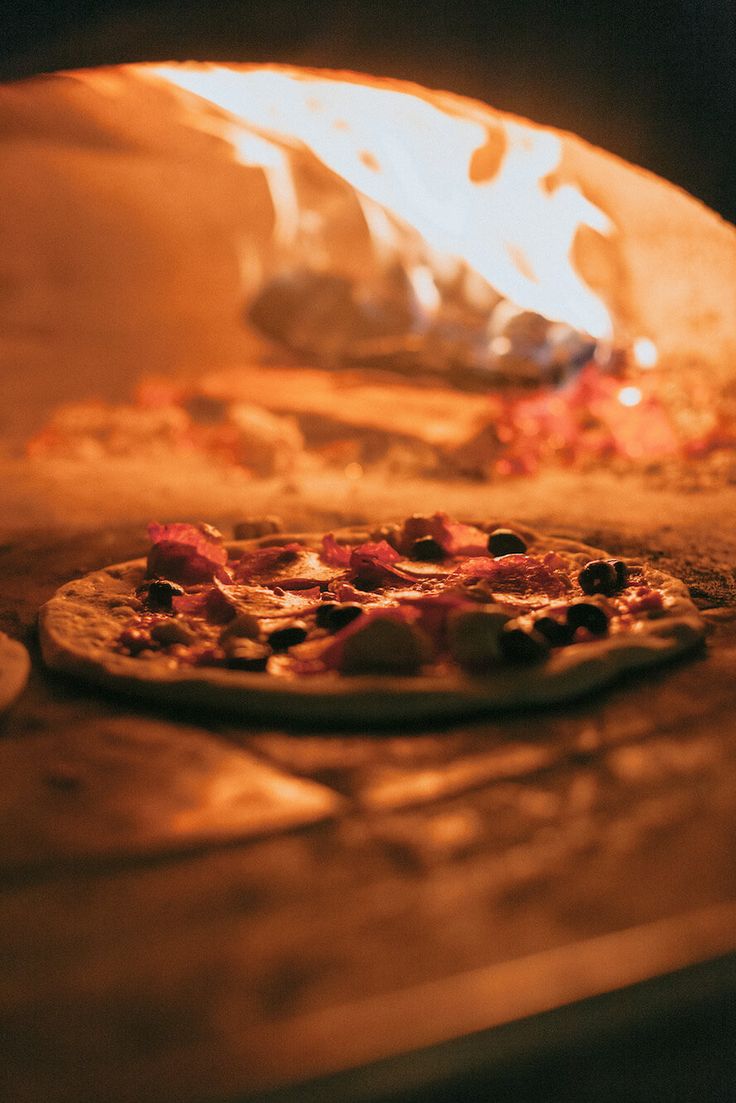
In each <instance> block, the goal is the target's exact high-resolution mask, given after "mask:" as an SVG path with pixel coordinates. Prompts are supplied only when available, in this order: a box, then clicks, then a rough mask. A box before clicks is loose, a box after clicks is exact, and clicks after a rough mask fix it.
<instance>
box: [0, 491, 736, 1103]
mask: <svg viewBox="0 0 736 1103" xmlns="http://www.w3.org/2000/svg"><path fill="white" fill-rule="evenodd" d="M672 498H673V501H676V502H679V507H678V512H677V514H676V515H674V516H669V517H666V518H665V517H663V514H665V515H666V506H667V503H666V502H665V501H664V500H663V498H662V497H660V509H659V512H658V513H657V514H656V515H652V514H651V513H650V514H649V515H646V514H645V513H642V512H639V513H637V515H636V516H634V515H633V514H631V515H630V517H629V523H628V524H626V523H624V521H623V520H622V518H623V516H624V512H625V511H624V510H623V508H622V507H621V503H620V502H614V501H613V500H609V505H610V508H608V509H606V508H604V504H602V503H601V502H599V506H600V507H601V508H599V509H598V511H597V512H595V511H592V510H591V512H589V513H588V518H592V517H597V518H599V520H596V521H595V523H593V522H592V521H590V520H587V521H585V520H583V519H581V516H580V513H579V508H578V507H576V508H575V510H574V514H575V517H574V519H573V520H570V517H569V516H568V518H567V519H566V520H565V521H564V522H563V521H561V520H559V519H558V520H556V521H555V518H556V517H557V518H559V517H560V513H561V511H560V510H559V509H558V508H557V506H556V505H553V506H550V508H549V509H548V510H545V509H540V508H539V506H537V508H536V509H528V510H524V511H523V510H521V509H516V510H514V511H513V512H514V513H515V514H516V515H517V516H519V515H522V514H523V516H524V517H525V519H527V520H530V521H532V522H534V521H535V520H538V519H539V518H540V517H542V519H543V520H547V521H548V522H550V521H551V525H550V527H553V528H554V529H555V530H556V531H558V532H563V531H564V532H566V533H567V534H568V535H571V536H577V537H579V538H582V539H585V540H588V541H590V542H594V543H597V542H600V543H601V544H603V546H605V547H607V548H609V549H610V550H611V552H613V553H627V554H635V553H638V552H646V554H648V555H649V556H650V557H651V558H652V559H653V560H655V561H656V562H658V563H660V564H661V565H662V566H664V567H665V568H666V569H669V570H672V571H674V572H675V573H678V574H680V576H681V577H683V578H684V579H685V580H686V581H687V582H688V583H689V584H690V585H691V587H692V590H693V594H694V597H695V600H696V601H697V603H698V605H699V606H700V607H701V608H703V609H704V610H709V611H708V612H707V614H706V615H707V619H708V620H709V622H710V625H711V629H712V630H711V634H710V638H709V642H708V647H707V651H706V652H704V653H702V654H698V655H695V656H693V657H691V658H689V659H687V660H685V661H681V662H678V663H677V664H675V665H673V666H671V667H670V668H669V669H666V670H662V671H658V672H656V673H654V674H653V675H649V676H647V677H646V678H632V679H630V680H629V681H628V682H627V683H626V684H623V685H620V686H619V687H617V688H616V689H614V690H611V691H610V692H608V693H606V694H604V695H603V696H602V697H601V698H600V699H598V700H596V701H594V702H586V703H581V704H578V705H575V706H574V707H569V708H565V709H559V708H557V709H551V710H546V711H543V712H535V713H525V714H515V715H509V716H505V717H496V718H492V719H488V720H484V721H478V722H472V723H459V724H456V725H451V726H448V727H445V728H442V729H436V730H427V729H417V730H411V731H409V730H386V731H381V732H379V733H375V732H373V733H367V732H362V731H351V732H343V731H339V732H324V731H318V730H303V731H287V730H285V729H283V728H282V727H281V726H280V725H279V722H278V718H277V717H274V720H273V723H272V724H271V725H267V726H263V725H260V726H258V727H255V726H254V727H251V726H248V727H239V726H237V725H234V724H232V723H230V722H228V723H223V722H221V721H218V720H217V718H216V717H211V716H207V715H202V714H201V713H199V714H195V713H186V714H185V713H181V714H173V713H171V712H168V713H166V712H164V711H163V710H161V711H156V710H154V709H152V708H138V707H136V706H135V705H133V704H131V703H130V702H128V701H127V700H123V699H116V698H113V697H107V696H104V695H102V694H99V693H97V692H95V691H93V690H89V689H86V688H84V687H82V686H77V685H75V684H73V683H72V682H70V681H67V680H66V679H64V678H61V677H58V676H52V675H51V674H49V673H47V672H45V671H44V670H43V668H42V667H41V665H40V662H39V659H38V655H37V651H36V646H35V639H34V623H35V614H36V611H37V608H38V606H39V605H40V604H41V603H42V602H43V601H44V600H45V599H46V598H47V597H48V596H49V595H50V594H51V593H52V592H53V590H54V589H55V588H56V586H57V585H59V584H60V583H61V582H63V581H66V580H67V579H68V578H70V577H72V576H74V575H76V574H79V573H82V572H84V571H86V570H89V569H92V568H94V567H96V566H99V565H102V564H103V563H106V562H115V561H117V560H120V559H124V558H128V557H130V556H132V555H135V554H137V553H138V552H139V551H140V550H141V549H142V536H141V532H140V528H139V527H138V526H130V525H127V526H119V525H118V526H116V527H109V528H98V529H97V530H96V531H94V532H92V533H87V534H82V535H79V534H77V535H75V534H74V533H71V532H70V531H69V530H66V531H65V532H61V531H60V530H58V529H57V530H50V529H49V530H45V531H39V530H36V531H34V532H32V533H28V532H26V533H22V534H14V535H11V534H9V535H8V536H7V537H6V539H5V541H4V542H3V544H2V547H1V548H0V628H3V629H5V630H6V631H8V632H10V634H12V635H15V636H17V637H19V638H22V639H24V640H25V641H26V642H27V643H28V644H29V646H30V648H31V651H32V654H33V659H34V670H33V673H32V677H31V682H30V685H29V688H28V690H27V691H26V693H25V694H24V695H23V696H22V697H21V698H20V699H19V701H18V702H17V703H16V705H15V706H14V707H13V708H12V710H11V711H10V712H9V713H8V714H7V715H6V716H5V717H4V718H3V719H2V720H0V776H1V777H2V781H1V782H0V824H1V825H2V830H0V940H1V942H0V944H1V945H2V953H3V959H4V968H3V978H2V984H1V986H0V987H1V990H2V996H1V997H0V1009H1V1010H0V1022H1V1023H2V1026H0V1037H1V1038H2V1042H1V1043H0V1046H1V1048H2V1051H3V1061H2V1064H3V1070H4V1079H5V1091H6V1097H7V1098H8V1099H12V1100H14V1101H17V1103H25V1101H29V1103H31V1101H33V1103H36V1101H41V1100H43V1103H57V1101H58V1103H61V1101H70V1103H71V1101H74V1103H85V1101H89V1103H97V1101H99V1100H101V1099H104V1100H105V1101H106V1103H118V1101H119V1103H127V1101H129V1100H130V1101H135V1103H148V1101H150V1103H164V1101H169V1100H174V1099H175V1100H177V1103H199V1101H204V1100H211V1101H224V1100H227V1099H236V1098H237V1099H243V1100H245V1099H251V1098H255V1097H259V1098H260V1097H261V1095H262V1094H263V1093H266V1092H271V1091H273V1092H277V1095H274V1096H273V1098H274V1099H275V1098H278V1099H284V1100H286V1099H288V1100H290V1101H291V1100H293V1101H296V1100H302V1099H303V1100H306V1099H314V1100H317V1099H319V1100H329V1099H350V1100H359V1099H369V1098H387V1097H388V1096H389V1095H390V1094H391V1092H393V1093H394V1096H395V1095H396V1093H397V1092H398V1091H399V1090H402V1091H409V1089H410V1088H414V1087H417V1088H418V1087H421V1086H422V1085H424V1086H425V1087H426V1085H428V1084H432V1083H436V1082H439V1081H441V1080H442V1079H443V1078H446V1077H447V1076H449V1075H451V1073H452V1071H453V1069H454V1070H455V1072H457V1069H458V1067H459V1065H458V1063H457V1062H458V1061H460V1062H461V1063H462V1066H463V1067H464V1068H465V1070H467V1069H468V1068H471V1067H479V1066H483V1067H485V1068H486V1071H488V1074H489V1075H491V1073H492V1072H493V1068H494V1062H495V1063H496V1064H498V1063H499V1062H501V1061H502V1060H505V1061H507V1062H508V1061H509V1060H510V1056H509V1055H510V1054H512V1051H513V1052H515V1053H516V1056H517V1058H520V1059H523V1060H524V1061H527V1062H528V1061H529V1060H531V1059H532V1056H533V1054H535V1053H537V1054H538V1053H539V1051H540V1049H544V1046H545V1045H548V1044H549V1043H550V1039H551V1038H552V1037H553V1036H554V1032H555V1029H556V1028H555V1027H554V1025H552V1026H550V1025H549V1023H550V1020H549V1018H548V1017H545V1015H544V1013H546V1012H555V1013H556V1014H558V1015H560V1014H563V1013H562V1012H559V1011H558V1010H557V1009H559V1008H562V1007H564V1006H566V1005H576V1004H577V1001H580V1000H584V999H587V998H588V997H595V996H598V995H599V994H604V993H612V992H616V991H618V990H621V989H626V988H627V986H630V985H636V984H637V983H638V982H640V981H646V980H649V979H650V978H658V977H662V976H663V975H665V974H670V973H672V972H673V971H677V970H681V969H684V968H686V967H688V966H692V965H694V964H695V963H702V962H706V961H712V960H713V959H715V958H719V957H721V956H722V955H730V954H732V953H733V952H734V951H736V849H734V846H733V839H734V831H735V829H736V680H735V679H734V672H735V671H736V582H735V580H734V566H736V535H735V534H734V532H733V529H732V527H731V520H730V519H731V517H732V516H733V509H732V507H733V504H734V501H736V494H732V493H727V492H723V494H722V495H721V497H720V498H719V499H718V501H717V503H715V505H714V501H713V500H710V501H708V500H705V498H704V497H703V496H697V495H693V496H691V497H690V498H688V497H682V498H678V497H677V496H675V495H673V496H672ZM731 499H733V500H731ZM392 512H394V511H392ZM572 512H573V511H571V513H572ZM616 514H619V515H620V516H619V517H618V518H617V517H616ZM601 518H602V520H601ZM213 519H215V520H216V518H213ZM733 961H734V959H733V958H732V957H725V958H723V960H722V962H721V963H720V964H719V965H718V967H713V966H708V967H707V968H710V969H711V973H709V974H707V976H706V974H705V973H703V974H698V976H696V977H695V979H694V980H693V981H692V982H688V985H689V987H688V986H687V985H686V986H685V988H680V989H678V988H677V987H676V986H675V987H672V988H671V989H669V990H668V991H669V997H671V998H672V999H673V1000H675V1001H677V1000H680V999H684V998H685V997H686V996H687V997H688V998H689V997H691V996H692V995H693V992H696V993H697V992H700V993H702V992H705V991H707V992H708V993H710V994H711V995H713V994H714V993H716V994H717V996H718V998H719V999H720V998H721V997H722V996H723V994H724V992H725V993H726V995H727V996H728V997H729V998H731V999H732V997H733V987H734V983H736V982H734V972H735V970H734V967H733ZM713 968H716V971H715V973H714V972H713V971H712V970H713ZM683 975H685V974H683ZM687 975H688V976H689V975H690V974H687ZM698 977H700V979H698ZM699 986H700V987H699ZM647 990H649V989H647ZM628 991H629V992H632V991H634V992H635V991H638V990H637V989H630V988H629V989H628ZM659 991H660V992H662V991H664V989H659ZM622 998H623V1003H622V1004H619V1005H617V1008H616V1009H614V1011H612V1012H611V1014H612V1015H613V1016H614V1018H615V1016H617V1015H621V1014H622V1008H623V1010H624V1011H626V1010H628V1011H629V1012H631V1011H632V1009H633V1011H635V1012H636V1013H637V1014H641V1008H642V1007H644V1006H645V1004H644V1003H642V1002H641V1000H639V1002H637V998H635V997H633V996H629V997H628V998H627V997H625V996H624V997H622ZM713 999H716V995H713ZM585 1006H590V1007H593V1005H585ZM646 1006H648V1007H650V1010H651V1008H653V1007H655V1006H656V1002H655V1004H647V1005H646ZM637 1009H638V1010H637ZM651 1013H652V1014H653V1013H654V1012H653V1011H652V1012H651ZM589 1015H590V1016H592V1018H589V1021H593V1018H594V1017H595V1010H594V1007H593V1010H591V1011H590V1013H589ZM529 1016H542V1018H539V1019H535V1018H532V1019H531V1020H530V1023H531V1024H532V1025H531V1027H529V1023H527V1024H526V1027H527V1030H526V1034H518V1035H516V1036H514V1037H515V1039H516V1040H515V1041H513V1039H512V1041H513V1044H512V1042H510V1041H509V1038H510V1037H511V1036H510V1035H509V1034H508V1030H509V1029H511V1028H510V1027H508V1026H505V1025H504V1024H513V1023H515V1022H518V1020H520V1019H524V1018H527V1017H529ZM555 1021H562V1020H555ZM611 1021H613V1020H611V1019H610V1018H609V1020H608V1025H609V1027H610V1023H611ZM581 1022H582V1020H578V1022H577V1025H575V1026H574V1027H569V1024H568V1029H572V1030H573V1035H572V1036H573V1037H577V1036H578V1035H579V1033H580V1029H581ZM534 1023H542V1024H546V1025H544V1026H542V1027H541V1028H540V1029H538V1030H536V1032H535V1029H534V1026H533V1024H534ZM492 1028H500V1029H495V1030H493V1032H492V1033H491V1034H490V1035H485V1034H479V1033H478V1032H484V1031H487V1030H490V1029H492ZM504 1031H506V1033H504ZM575 1031H577V1032H578V1034H575ZM460 1036H470V1038H468V1037H465V1041H464V1042H463V1043H459V1045H461V1046H464V1047H465V1048H464V1049H462V1048H461V1049H460V1050H457V1049H456V1050H452V1049H450V1050H448V1049H446V1048H443V1047H442V1043H446V1042H448V1041H450V1040H452V1039H456V1038H458V1037H460ZM474 1037H475V1038H476V1040H477V1039H481V1041H480V1042H477V1044H476V1047H475V1049H473V1048H472V1044H473V1038H474ZM714 1044H715V1043H714ZM514 1046H516V1049H515V1050H514V1048H513V1047H514ZM428 1047H433V1048H428ZM438 1047H439V1048H438ZM469 1047H470V1048H469ZM407 1053H413V1054H414V1058H413V1059H412V1060H411V1061H409V1062H407V1061H403V1062H402V1061H401V1060H398V1061H397V1062H395V1063H390V1064H388V1065H385V1064H384V1065H380V1064H379V1065H377V1066H375V1065H374V1064H373V1063H374V1062H381V1061H386V1060H389V1059H394V1058H397V1059H398V1058H400V1057H401V1055H405V1054H407ZM453 1053H455V1054H457V1053H460V1057H459V1058H457V1057H453V1056H452V1054H453ZM369 1066H370V1069H369V1070H368V1071H366V1070H367V1068H368V1067H369ZM351 1069H362V1070H363V1071H362V1072H359V1073H357V1074H354V1075H351V1074H346V1075H347V1076H348V1078H347V1079H338V1080H330V1081H328V1082H321V1086H319V1087H318V1088H315V1089H314V1090H313V1091H312V1090H311V1089H307V1088H305V1087H304V1085H305V1084H306V1083H308V1082H309V1081H310V1080H311V1079H313V1078H315V1077H318V1078H321V1077H324V1076H327V1075H330V1074H335V1073H341V1071H342V1070H351ZM581 1075H584V1074H583V1073H580V1072H578V1073H576V1076H577V1077H578V1080H577V1081H576V1082H580V1081H579V1077H580V1076H581ZM389 1085H390V1090H389ZM562 1087H564V1082H563V1084H562V1085H560V1084H559V1083H558V1084H557V1089H556V1090H558V1091H561V1088H562ZM310 1092H311V1094H310ZM724 1092H725V1088H724ZM550 1094H552V1091H550ZM489 1097H490V1096H489ZM604 1097H605V1098H608V1097H607V1096H604V1094H603V1093H602V1092H601V1094H600V1095H599V1096H595V1098H604ZM688 1097H689V1096H688ZM701 1097H702V1094H701ZM726 1097H727V1096H726V1094H724V1095H723V1098H724V1099H725V1098H726ZM402 1098H403V1097H402ZM447 1098H448V1099H450V1098H452V1099H456V1098H459V1096H453V1095H452V1092H451V1093H450V1095H448V1096H447ZM516 1098H521V1095H519V1094H517V1096H516ZM535 1098H540V1096H536V1097H535ZM560 1098H567V1099H568V1100H569V1099H571V1098H575V1095H574V1092H573V1090H572V1087H571V1088H570V1090H568V1091H567V1092H566V1093H565V1092H562V1091H561V1095H560ZM586 1098H587V1097H586ZM649 1098H652V1096H651V1095H650V1096H649ZM658 1098H670V1097H669V1096H660V1097H658ZM672 1098H673V1099H674V1098H675V1097H674V1096H673V1097H672ZM683 1098H684V1097H683ZM708 1098H718V1099H720V1098H721V1095H717V1094H716V1093H715V1092H713V1093H712V1094H711V1095H709V1096H708Z"/></svg>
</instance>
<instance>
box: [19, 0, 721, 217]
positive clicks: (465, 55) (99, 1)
mask: <svg viewBox="0 0 736 1103" xmlns="http://www.w3.org/2000/svg"><path fill="white" fill-rule="evenodd" d="M3 23H4V25H3V35H2V38H1V39H0V76H3V77H6V78H7V77H15V76H23V75H26V74H29V73H33V72H38V71H42V70H53V69H58V68H64V67H69V66H78V65H91V64H99V63H105V62H116V61H132V60H146V59H150V60H154V59H162V58H179V59H183V58H186V57H193V58H200V59H207V58H209V59H212V60H217V59H225V60H227V59H230V60H282V61H290V62H296V63H299V62H302V63H305V64H312V65H323V66H328V67H347V68H356V69H362V70H365V71H367V72H373V73H377V74H385V75H395V76H403V77H407V78H409V79H413V80H418V81H420V82H421V83H424V84H427V85H429V86H434V87H445V88H449V89H451V90H453V91H458V92H464V93H466V94H469V95H473V96H477V97H478V98H480V99H483V100H486V101H487V102H489V103H491V104H493V105H494V106H497V107H500V108H504V109H506V110H510V111H514V112H517V113H519V114H522V115H526V116H528V117H530V118H532V119H533V120H535V121H538V122H544V123H550V124H552V125H555V126H560V127H563V128H565V129H570V130H574V131H576V132H577V133H579V134H581V135H582V136H583V137H585V138H588V139H589V140H590V141H592V142H594V143H595V144H596V145H600V146H603V147H604V148H606V149H609V150H612V151H614V152H616V153H619V154H620V155H621V156H623V157H625V158H626V159H627V160H631V161H634V162H635V163H637V164H641V165H644V166H645V167H647V168H650V169H652V170H653V171H654V172H657V173H658V174H660V175H662V176H664V177H666V178H667V179H670V180H673V181H674V182H676V183H678V184H680V185H681V186H682V187H684V188H685V189H686V190H688V191H690V192H692V193H693V194H694V195H696V196H698V197H699V198H701V199H702V200H703V201H704V202H706V203H707V204H708V205H709V206H712V207H714V208H715V209H716V210H718V211H720V212H721V213H722V214H723V215H724V216H725V217H727V218H728V219H729V220H731V221H736V3H734V0H605V2H602V3H597V4H596V3H595V2H592V0H587V2H584V0H567V2H563V3H554V0H546V2H545V0H485V2H479V3H472V2H470V0H454V2H447V0H422V3H388V2H383V3H362V4H359V3H356V0H325V2H324V3H320V2H312V3H306V4H302V5H298V4H294V3H291V2H287V0H272V2H264V0H260V2H255V3H247V2H242V0H241V2H237V0H226V2H221V3H218V2H209V3H208V2H206V0H196V2H195V0H191V2H186V0H177V2H172V0H87V2H81V0H76V2H72V0H25V2H24V3H22V4H20V3H17V4H13V5H11V6H10V7H7V8H6V9H5V15H4V19H3Z"/></svg>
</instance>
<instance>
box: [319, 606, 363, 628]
mask: <svg viewBox="0 0 736 1103" xmlns="http://www.w3.org/2000/svg"><path fill="white" fill-rule="evenodd" d="M362 613H363V607H362V605H358V604H356V603H355V602H348V603H346V604H344V605H338V603H337V602H335V601H330V602H325V603H324V604H323V605H320V607H319V609H318V610H317V616H316V621H317V627H318V628H326V629H327V631H328V632H339V631H340V629H341V628H346V627H347V625H348V624H351V623H352V622H353V621H354V620H355V619H356V618H357V617H359V616H361V615H362Z"/></svg>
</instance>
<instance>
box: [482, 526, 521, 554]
mask: <svg viewBox="0 0 736 1103" xmlns="http://www.w3.org/2000/svg"><path fill="white" fill-rule="evenodd" d="M488 550H489V552H490V553H491V555H492V556H494V558H497V557H498V556H501V555H523V554H524V552H525V551H526V541H525V540H522V538H521V537H520V536H519V534H518V532H512V531H511V529H494V530H493V532H492V533H491V535H490V536H489V537H488Z"/></svg>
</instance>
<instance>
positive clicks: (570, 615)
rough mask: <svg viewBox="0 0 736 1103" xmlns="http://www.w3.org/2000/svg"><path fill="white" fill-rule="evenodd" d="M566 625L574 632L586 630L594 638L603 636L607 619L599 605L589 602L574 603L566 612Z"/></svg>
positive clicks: (606, 629) (606, 626) (606, 627)
mask: <svg viewBox="0 0 736 1103" xmlns="http://www.w3.org/2000/svg"><path fill="white" fill-rule="evenodd" d="M567 623H568V624H569V625H570V627H571V628H572V629H573V630H575V629H576V628H587V629H588V631H589V632H592V633H593V635H594V636H605V634H606V632H607V631H608V617H607V616H606V614H605V612H604V610H603V609H601V607H600V605H593V603H592V602H590V601H576V602H575V604H574V605H571V606H570V608H569V609H568V610H567Z"/></svg>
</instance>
